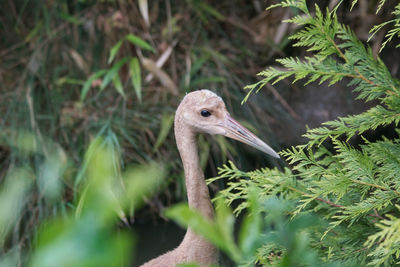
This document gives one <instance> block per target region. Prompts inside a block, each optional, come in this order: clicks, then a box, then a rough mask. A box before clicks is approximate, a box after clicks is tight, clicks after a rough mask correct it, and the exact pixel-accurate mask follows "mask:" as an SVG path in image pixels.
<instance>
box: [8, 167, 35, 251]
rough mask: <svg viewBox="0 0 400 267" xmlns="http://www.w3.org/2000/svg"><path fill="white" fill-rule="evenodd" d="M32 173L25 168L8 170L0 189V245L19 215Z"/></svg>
mask: <svg viewBox="0 0 400 267" xmlns="http://www.w3.org/2000/svg"><path fill="white" fill-rule="evenodd" d="M32 177H33V174H32V173H31V172H30V171H28V170H26V169H22V168H21V169H13V170H11V171H9V173H8V175H7V177H6V180H5V182H4V183H3V184H2V187H1V189H0V247H2V246H3V245H4V242H5V237H6V236H7V234H8V232H9V231H10V230H11V229H12V227H14V225H15V223H16V220H17V219H18V217H19V216H20V212H21V209H22V207H23V205H24V204H25V203H24V197H25V194H26V192H27V191H28V189H29V187H30V186H31V180H32Z"/></svg>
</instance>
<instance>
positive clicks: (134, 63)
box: [129, 57, 142, 102]
mask: <svg viewBox="0 0 400 267" xmlns="http://www.w3.org/2000/svg"><path fill="white" fill-rule="evenodd" d="M129 73H130V75H131V79H132V85H133V88H134V89H135V93H136V96H137V97H138V99H139V102H142V77H141V72H140V65H139V60H138V59H137V58H136V57H134V58H132V59H131V61H130V62H129Z"/></svg>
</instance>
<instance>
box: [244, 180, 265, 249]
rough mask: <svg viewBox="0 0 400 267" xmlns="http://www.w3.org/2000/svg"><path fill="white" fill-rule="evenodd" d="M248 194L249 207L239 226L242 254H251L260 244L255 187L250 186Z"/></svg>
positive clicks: (259, 222) (259, 220) (259, 223)
mask: <svg viewBox="0 0 400 267" xmlns="http://www.w3.org/2000/svg"><path fill="white" fill-rule="evenodd" d="M248 194H249V198H248V200H247V202H248V205H249V209H248V214H247V215H246V217H245V218H244V220H243V223H242V226H241V228H240V232H239V246H240V249H241V250H242V252H243V254H244V255H246V256H253V255H254V254H255V252H256V249H257V248H258V247H259V246H260V245H261V244H260V235H261V216H260V207H259V203H258V199H257V196H258V193H257V191H256V188H250V189H249V193H248Z"/></svg>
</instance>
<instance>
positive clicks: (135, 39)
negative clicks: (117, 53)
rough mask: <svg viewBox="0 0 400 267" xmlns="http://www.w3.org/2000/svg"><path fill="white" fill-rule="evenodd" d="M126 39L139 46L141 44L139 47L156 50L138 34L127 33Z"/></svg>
mask: <svg viewBox="0 0 400 267" xmlns="http://www.w3.org/2000/svg"><path fill="white" fill-rule="evenodd" d="M124 39H125V40H128V41H129V42H131V43H132V44H134V45H137V46H139V47H141V48H143V49H145V50H149V51H152V52H155V50H154V48H153V47H152V46H151V45H150V44H149V43H147V42H146V41H144V40H143V39H142V38H140V37H138V36H136V35H134V34H132V33H130V34H128V35H126V36H125V38H124Z"/></svg>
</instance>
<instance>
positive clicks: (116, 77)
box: [113, 75, 126, 99]
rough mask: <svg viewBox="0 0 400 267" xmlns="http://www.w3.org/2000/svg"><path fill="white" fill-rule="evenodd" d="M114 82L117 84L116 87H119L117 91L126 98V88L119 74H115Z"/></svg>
mask: <svg viewBox="0 0 400 267" xmlns="http://www.w3.org/2000/svg"><path fill="white" fill-rule="evenodd" d="M113 84H114V86H115V89H117V92H118V93H120V94H121V95H122V97H123V98H124V99H126V95H125V92H124V88H123V87H122V83H121V79H120V78H119V76H118V75H115V76H114V78H113Z"/></svg>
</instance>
